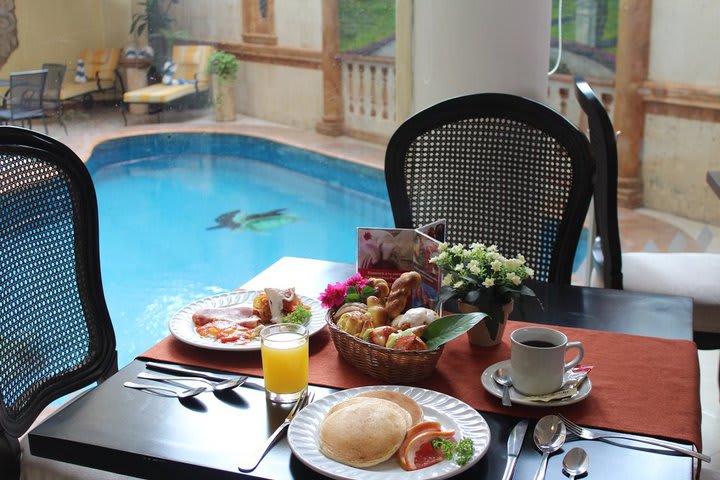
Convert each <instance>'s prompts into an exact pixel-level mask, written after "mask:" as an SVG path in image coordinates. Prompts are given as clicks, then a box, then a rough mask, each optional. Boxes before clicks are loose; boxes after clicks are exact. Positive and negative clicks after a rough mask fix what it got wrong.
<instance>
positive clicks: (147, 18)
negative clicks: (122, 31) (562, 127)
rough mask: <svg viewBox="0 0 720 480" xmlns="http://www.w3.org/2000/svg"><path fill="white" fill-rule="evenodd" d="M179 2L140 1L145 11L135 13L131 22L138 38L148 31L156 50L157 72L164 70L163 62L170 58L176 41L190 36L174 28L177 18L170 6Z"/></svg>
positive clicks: (155, 64)
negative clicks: (171, 11)
mask: <svg viewBox="0 0 720 480" xmlns="http://www.w3.org/2000/svg"><path fill="white" fill-rule="evenodd" d="M179 2H180V0H164V1H163V0H145V1H144V2H140V3H139V5H140V6H142V7H144V12H142V13H136V14H134V15H133V17H132V23H130V33H132V34H133V35H134V36H135V39H136V40H137V39H138V37H140V36H141V35H142V34H143V33H145V32H147V36H148V43H149V44H150V46H151V47H152V49H153V51H154V56H153V68H154V70H155V71H156V72H161V71H162V64H163V62H165V60H167V59H168V58H170V56H171V53H172V47H173V45H174V43H175V42H176V41H177V40H184V39H186V38H188V32H186V31H184V30H175V29H174V28H173V25H174V23H175V19H174V18H173V17H172V16H170V8H171V7H172V6H173V5H175V4H176V3H179Z"/></svg>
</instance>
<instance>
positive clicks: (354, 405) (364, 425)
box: [319, 397, 409, 468]
mask: <svg viewBox="0 0 720 480" xmlns="http://www.w3.org/2000/svg"><path fill="white" fill-rule="evenodd" d="M351 400H353V401H352V402H350V401H351ZM342 403H345V405H344V406H342V407H339V408H334V409H331V412H329V414H328V415H327V416H326V417H325V419H324V420H323V421H322V423H321V424H320V435H319V446H320V451H321V452H322V453H323V454H324V455H325V456H327V457H328V458H331V459H333V460H335V461H337V462H340V463H344V464H346V465H350V466H353V467H356V468H366V467H371V466H373V465H377V464H378V463H381V462H384V461H385V460H387V459H388V458H390V457H392V456H393V454H394V453H395V452H396V451H397V450H398V448H399V447H400V444H402V442H403V440H404V439H405V433H406V432H407V429H408V417H409V414H408V413H407V412H406V411H405V410H404V409H402V408H400V407H399V406H398V405H397V404H395V403H393V402H390V401H388V400H382V399H379V398H359V397H353V398H351V399H349V400H346V401H345V402H342ZM337 406H338V405H336V407H337Z"/></svg>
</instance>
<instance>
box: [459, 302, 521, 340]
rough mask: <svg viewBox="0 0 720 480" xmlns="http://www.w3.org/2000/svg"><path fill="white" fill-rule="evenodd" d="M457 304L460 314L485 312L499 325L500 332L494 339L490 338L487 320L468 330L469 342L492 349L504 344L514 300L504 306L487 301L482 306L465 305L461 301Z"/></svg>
mask: <svg viewBox="0 0 720 480" xmlns="http://www.w3.org/2000/svg"><path fill="white" fill-rule="evenodd" d="M457 304H458V310H460V313H472V312H484V313H487V314H488V315H489V316H490V317H492V318H493V319H494V320H495V322H496V323H498V331H497V335H496V336H495V338H494V339H493V338H491V337H490V332H489V331H488V327H487V321H486V320H485V319H484V320H482V321H480V323H478V324H477V325H475V326H474V327H472V328H471V329H470V330H468V332H467V335H468V340H469V341H470V343H471V344H473V345H478V346H480V347H492V346H495V345H498V344H500V342H502V338H503V333H504V332H505V326H506V325H507V321H508V318H509V317H510V313H511V312H512V311H513V301H512V300H510V301H509V302H508V303H506V304H504V305H503V304H501V303H498V302H493V301H485V302H483V303H481V304H480V305H472V304H469V303H464V302H462V301H460V300H458V302H457Z"/></svg>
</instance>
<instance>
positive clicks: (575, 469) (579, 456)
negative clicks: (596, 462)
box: [563, 447, 590, 480]
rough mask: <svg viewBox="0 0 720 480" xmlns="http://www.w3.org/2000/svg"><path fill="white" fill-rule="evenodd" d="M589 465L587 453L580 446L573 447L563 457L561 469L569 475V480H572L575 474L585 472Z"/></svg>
mask: <svg viewBox="0 0 720 480" xmlns="http://www.w3.org/2000/svg"><path fill="white" fill-rule="evenodd" d="M589 465H590V459H589V458H588V454H587V453H586V452H585V450H583V449H582V448H580V447H575V448H573V449H572V450H570V451H569V452H568V453H566V454H565V457H564V458H563V470H565V471H566V472H567V474H568V475H570V480H573V479H574V478H575V476H576V475H582V474H583V473H585V472H587V469H588V466H589Z"/></svg>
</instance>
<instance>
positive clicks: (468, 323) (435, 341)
mask: <svg viewBox="0 0 720 480" xmlns="http://www.w3.org/2000/svg"><path fill="white" fill-rule="evenodd" d="M487 316H488V315H487V313H483V312H473V313H464V314H459V315H448V316H446V317H441V318H438V319H437V320H435V321H434V322H432V323H431V324H430V325H428V326H427V328H426V329H425V333H424V334H423V339H424V340H425V343H427V346H428V350H435V349H436V348H438V347H439V346H440V345H444V344H446V343H447V342H449V341H450V340H452V339H454V338H457V337H459V336H460V335H462V334H463V333H465V332H467V331H468V330H470V329H471V328H472V327H474V326H475V325H477V324H478V323H480V321H482V319H484V318H485V317H487Z"/></svg>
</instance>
